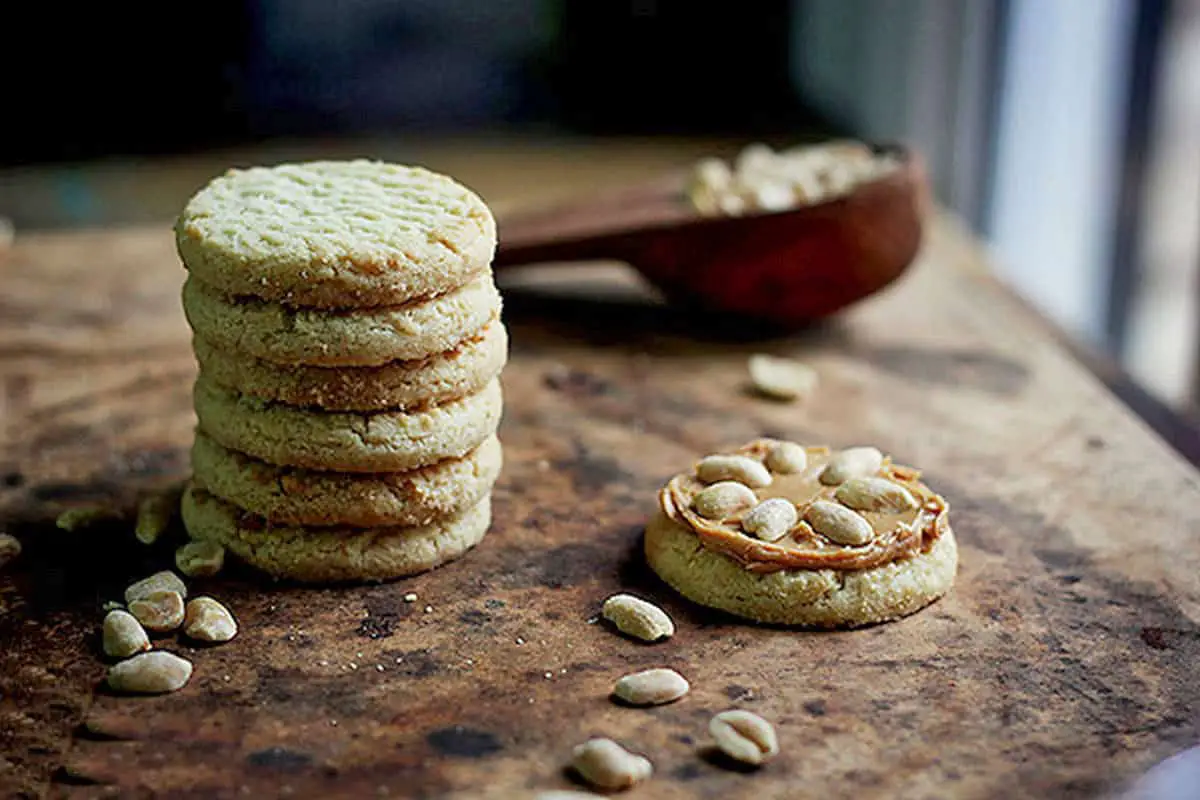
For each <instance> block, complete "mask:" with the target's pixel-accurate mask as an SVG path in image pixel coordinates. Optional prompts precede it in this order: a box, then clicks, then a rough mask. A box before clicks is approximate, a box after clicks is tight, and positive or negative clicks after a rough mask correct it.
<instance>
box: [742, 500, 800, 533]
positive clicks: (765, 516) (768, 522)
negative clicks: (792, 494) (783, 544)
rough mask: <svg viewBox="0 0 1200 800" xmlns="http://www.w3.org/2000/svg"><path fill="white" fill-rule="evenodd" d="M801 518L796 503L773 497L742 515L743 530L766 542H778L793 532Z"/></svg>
mask: <svg viewBox="0 0 1200 800" xmlns="http://www.w3.org/2000/svg"><path fill="white" fill-rule="evenodd" d="M799 518H800V512H799V511H797V510H796V505H795V503H793V502H792V501H791V500H786V499H784V498H782V497H772V498H770V499H768V500H763V501H762V502H761V503H759V504H758V505H756V506H755V507H754V508H752V509H750V510H749V511H747V512H746V514H745V516H743V517H742V530H744V531H745V532H746V533H749V534H751V535H753V536H757V537H758V538H759V539H762V540H763V541H764V542H776V541H779V540H780V539H782V538H783V537H785V536H787V535H788V533H790V532H791V530H792V528H793V527H795V525H796V521H797V520H798V519H799Z"/></svg>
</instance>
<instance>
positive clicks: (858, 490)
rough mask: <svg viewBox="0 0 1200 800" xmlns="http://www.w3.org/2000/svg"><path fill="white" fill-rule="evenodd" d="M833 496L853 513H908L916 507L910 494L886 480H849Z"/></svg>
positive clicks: (896, 484) (914, 500) (898, 485)
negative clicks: (852, 510) (853, 511)
mask: <svg viewBox="0 0 1200 800" xmlns="http://www.w3.org/2000/svg"><path fill="white" fill-rule="evenodd" d="M833 496H834V499H836V500H837V501H838V502H839V503H841V504H842V505H845V506H849V507H850V508H853V509H854V510H855V511H909V510H910V509H913V508H916V507H917V501H916V499H914V498H913V496H912V492H910V491H909V490H908V489H906V488H904V487H903V486H901V485H900V484H898V483H895V482H893V481H889V480H888V479H887V478H851V479H850V480H848V481H846V482H845V483H843V484H842V485H841V486H839V487H838V488H837V491H836V492H834V493H833Z"/></svg>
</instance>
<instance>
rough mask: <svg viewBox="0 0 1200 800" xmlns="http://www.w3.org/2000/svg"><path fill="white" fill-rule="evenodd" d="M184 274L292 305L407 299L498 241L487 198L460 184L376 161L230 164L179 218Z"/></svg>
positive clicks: (432, 290) (477, 266)
mask: <svg viewBox="0 0 1200 800" xmlns="http://www.w3.org/2000/svg"><path fill="white" fill-rule="evenodd" d="M175 238H176V245H177V248H178V251H179V256H180V258H181V259H182V260H183V262H184V264H185V265H186V266H187V268H188V270H189V271H190V272H191V273H192V274H193V275H195V276H197V277H198V278H200V279H201V280H203V281H204V282H205V283H207V284H209V285H210V286H213V287H216V288H217V289H219V290H221V291H223V292H225V293H227V294H232V295H254V296H257V297H261V298H263V299H266V300H271V301H276V302H282V303H287V304H289V305H297V306H310V307H316V308H364V307H373V306H386V305H396V304H399V303H405V302H407V301H409V300H412V299H414V298H421V297H426V296H429V295H432V294H438V293H441V292H445V291H447V290H449V289H452V288H454V287H456V286H460V285H462V284H464V283H466V282H467V281H468V280H469V279H470V277H471V276H473V275H475V274H476V273H478V272H480V271H482V270H486V269H487V268H488V265H489V264H490V263H491V260H492V255H493V254H494V252H495V247H496V223H495V219H494V218H493V216H492V213H491V211H489V209H488V207H487V205H486V204H485V203H484V202H483V200H481V199H480V198H479V196H478V195H476V194H475V193H474V192H472V191H471V190H470V189H467V188H466V187H465V186H463V185H461V184H460V183H458V182H457V181H455V180H453V179H451V178H449V177H447V176H445V175H440V174H438V173H435V172H431V171H429V170H426V169H422V168H420V167H410V166H403V165H399V164H387V163H382V162H378V161H367V160H354V161H316V162H309V163H299V164H282V165H279V166H274V167H254V168H250V169H234V170H229V171H228V172H226V173H225V174H224V175H221V176H220V177H217V178H216V179H214V180H213V181H211V182H210V183H209V184H208V185H207V186H205V187H204V188H203V189H201V190H200V191H199V192H197V193H196V194H195V195H194V196H193V197H192V198H191V200H190V201H189V202H188V203H187V205H186V207H185V208H184V210H183V212H182V213H181V214H180V216H179V218H178V219H177V220H176V223H175Z"/></svg>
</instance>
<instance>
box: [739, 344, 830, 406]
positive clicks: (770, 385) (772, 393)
mask: <svg viewBox="0 0 1200 800" xmlns="http://www.w3.org/2000/svg"><path fill="white" fill-rule="evenodd" d="M749 370H750V383H751V385H752V386H753V387H754V389H755V390H756V391H757V392H758V393H759V394H761V395H764V396H766V397H771V398H774V399H776V400H795V399H797V398H801V397H807V396H808V395H810V394H812V393H813V392H814V391H815V390H816V388H817V372H816V370H814V369H813V368H812V367H810V366H808V365H807V364H801V363H800V362H799V361H793V360H792V359H790V358H780V357H778V356H772V355H767V354H766V353H758V354H755V355H752V356H750V361H749Z"/></svg>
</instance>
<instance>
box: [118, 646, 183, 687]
mask: <svg viewBox="0 0 1200 800" xmlns="http://www.w3.org/2000/svg"><path fill="white" fill-rule="evenodd" d="M191 677H192V663H191V662H190V661H188V660H187V659H185V658H180V657H179V656H177V655H174V654H173V653H167V652H165V651H162V650H156V651H153V652H150V653H142V654H141V655H136V656H134V657H133V658H130V659H126V660H125V661H122V662H121V663H120V664H115V665H113V666H112V668H110V669H109V670H108V685H109V686H110V687H111V688H113V689H115V690H116V691H118V692H131V693H137V694H163V693H165V692H174V691H176V690H178V689H182V688H183V687H184V685H186V684H187V682H188V679H189V678H191Z"/></svg>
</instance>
